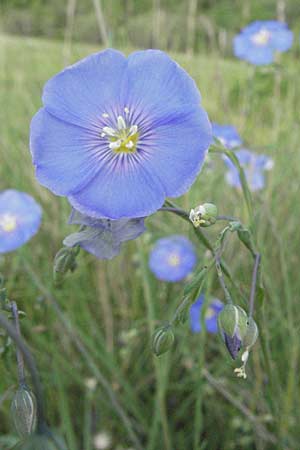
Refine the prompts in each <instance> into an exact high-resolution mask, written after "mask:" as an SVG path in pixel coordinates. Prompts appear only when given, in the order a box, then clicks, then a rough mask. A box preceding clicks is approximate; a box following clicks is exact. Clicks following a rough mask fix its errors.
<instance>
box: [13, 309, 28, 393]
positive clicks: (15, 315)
mask: <svg viewBox="0 0 300 450" xmlns="http://www.w3.org/2000/svg"><path fill="white" fill-rule="evenodd" d="M10 306H11V313H12V316H13V320H14V324H15V329H16V332H17V334H18V336H20V338H21V337H22V335H21V330H20V322H19V311H18V307H17V304H16V302H11V303H10ZM16 353H17V365H18V380H19V385H20V386H25V385H26V379H25V370H24V358H23V354H22V352H21V351H20V349H19V347H18V346H17V350H16Z"/></svg>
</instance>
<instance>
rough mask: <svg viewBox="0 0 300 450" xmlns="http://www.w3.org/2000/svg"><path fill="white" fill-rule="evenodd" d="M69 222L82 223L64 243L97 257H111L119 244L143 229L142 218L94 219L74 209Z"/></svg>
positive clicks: (117, 249)
mask: <svg viewBox="0 0 300 450" xmlns="http://www.w3.org/2000/svg"><path fill="white" fill-rule="evenodd" d="M69 223H70V224H79V225H83V229H82V230H80V231H78V232H77V233H72V234H70V235H69V236H67V237H66V238H65V239H64V242H63V243H64V245H66V246H67V247H75V246H77V245H79V247H82V248H83V249H84V250H86V251H87V252H89V253H92V254H93V255H94V256H96V257H97V258H99V259H112V258H113V257H114V256H116V255H118V254H119V253H120V250H121V244H122V243H123V242H125V241H130V240H132V239H135V238H137V237H138V236H140V235H141V234H142V233H144V231H145V225H144V218H137V219H119V220H110V219H95V218H92V217H88V216H85V215H84V214H81V213H80V212H79V211H76V210H75V209H73V210H72V213H71V216H70V218H69Z"/></svg>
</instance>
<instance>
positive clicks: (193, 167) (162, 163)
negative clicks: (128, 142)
mask: <svg viewBox="0 0 300 450" xmlns="http://www.w3.org/2000/svg"><path fill="white" fill-rule="evenodd" d="M211 140H212V132H211V125H210V122H209V120H208V117H207V114H206V112H205V111H204V110H203V109H202V108H200V107H197V109H196V110H195V111H194V112H192V113H190V114H189V115H187V116H185V117H184V116H181V117H178V119H177V120H176V121H175V120H174V121H171V122H170V123H169V124H167V125H162V126H159V127H157V128H155V129H154V130H153V132H152V133H151V134H149V139H144V140H143V141H142V143H141V144H140V145H139V150H140V154H141V157H142V158H143V162H142V164H143V167H145V169H146V170H147V171H148V172H150V173H154V174H155V175H156V176H157V177H158V178H159V180H160V182H161V185H162V186H163V187H164V192H165V195H166V196H170V197H177V196H179V195H182V194H183V193H185V192H186V191H187V190H188V189H189V187H190V186H191V185H192V183H193V182H194V181H195V178H196V176H197V174H198V173H199V171H200V169H201V167H202V164H203V162H204V159H205V156H206V154H207V149H208V148H209V145H210V143H211Z"/></svg>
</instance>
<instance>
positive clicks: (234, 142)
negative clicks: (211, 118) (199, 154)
mask: <svg viewBox="0 0 300 450" xmlns="http://www.w3.org/2000/svg"><path fill="white" fill-rule="evenodd" d="M212 132H213V136H215V137H216V138H217V139H220V140H221V141H223V142H224V145H225V147H227V148H234V147H238V146H240V145H241V144H242V139H241V137H240V135H239V134H238V132H237V129H236V128H235V127H234V126H232V125H219V124H217V123H213V124H212Z"/></svg>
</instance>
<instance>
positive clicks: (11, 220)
mask: <svg viewBox="0 0 300 450" xmlns="http://www.w3.org/2000/svg"><path fill="white" fill-rule="evenodd" d="M16 227H17V219H16V217H15V216H13V215H11V214H3V215H2V216H0V228H1V229H2V230H3V231H6V232H7V233H10V232H11V231H14V230H15V229H16Z"/></svg>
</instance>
